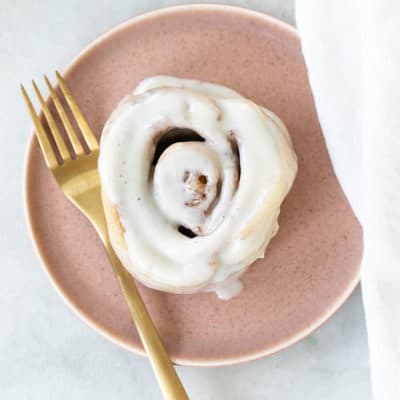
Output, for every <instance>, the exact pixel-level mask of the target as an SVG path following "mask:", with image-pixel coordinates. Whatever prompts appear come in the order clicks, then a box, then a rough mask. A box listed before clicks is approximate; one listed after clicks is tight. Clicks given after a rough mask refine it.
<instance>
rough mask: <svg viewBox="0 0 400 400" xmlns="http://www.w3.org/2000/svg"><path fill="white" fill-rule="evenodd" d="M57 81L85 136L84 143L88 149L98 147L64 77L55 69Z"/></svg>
mask: <svg viewBox="0 0 400 400" xmlns="http://www.w3.org/2000/svg"><path fill="white" fill-rule="evenodd" d="M56 76H57V81H58V84H59V85H60V88H61V91H62V92H63V94H64V96H65V99H66V100H67V103H68V105H69V107H70V109H71V111H72V114H73V115H74V117H75V119H76V121H77V122H78V125H79V128H80V129H81V132H82V136H83V137H84V138H85V141H86V144H87V145H88V147H89V150H90V151H95V150H97V149H98V148H99V143H98V141H97V139H96V137H95V136H94V134H93V132H92V130H91V129H90V127H89V124H88V122H87V121H86V118H85V117H84V116H83V114H82V112H81V110H80V109H79V106H78V104H77V103H76V101H75V100H74V98H73V97H72V94H71V92H70V91H69V89H68V87H67V84H66V83H65V81H64V79H63V78H62V76H61V74H60V73H59V72H58V71H56Z"/></svg>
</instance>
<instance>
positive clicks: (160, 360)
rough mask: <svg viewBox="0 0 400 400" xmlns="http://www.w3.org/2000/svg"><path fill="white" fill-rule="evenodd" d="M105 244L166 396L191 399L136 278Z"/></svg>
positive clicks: (170, 399) (173, 399)
mask: <svg viewBox="0 0 400 400" xmlns="http://www.w3.org/2000/svg"><path fill="white" fill-rule="evenodd" d="M105 247H106V250H107V254H108V258H109V259H110V261H111V264H112V267H113V270H114V273H115V275H116V276H117V279H118V282H119V284H120V285H121V288H122V291H123V294H124V296H125V299H126V302H127V303H128V307H129V311H130V313H131V316H132V319H133V321H134V323H135V325H136V329H137V331H138V333H139V336H140V339H141V341H142V344H143V347H144V348H145V350H146V353H147V355H148V357H149V359H150V363H151V366H152V368H153V371H154V373H155V375H156V377H157V380H158V383H159V386H160V389H161V391H162V393H163V395H164V399H166V400H188V399H189V397H188V395H187V394H186V392H185V389H184V388H183V386H182V383H181V381H180V379H179V377H178V375H177V373H176V371H175V369H174V367H173V365H172V363H171V360H170V358H169V356H168V354H167V352H166V350H165V348H164V345H163V344H162V343H161V340H160V337H159V335H158V332H157V330H156V328H155V326H154V324H153V321H152V320H151V318H150V315H149V313H148V311H147V309H146V306H145V305H144V303H143V300H142V297H141V296H140V294H139V291H138V289H137V287H136V284H135V281H134V280H133V278H132V276H131V275H130V274H129V272H128V271H127V270H126V269H125V267H124V266H123V265H122V264H121V262H120V260H119V258H118V257H117V255H116V254H115V252H114V250H113V248H112V247H111V244H110V242H109V240H107V241H106V243H105Z"/></svg>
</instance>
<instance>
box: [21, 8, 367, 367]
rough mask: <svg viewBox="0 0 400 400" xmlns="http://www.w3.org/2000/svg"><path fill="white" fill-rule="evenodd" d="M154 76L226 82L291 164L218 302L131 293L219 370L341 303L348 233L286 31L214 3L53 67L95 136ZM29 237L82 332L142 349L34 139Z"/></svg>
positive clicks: (183, 358) (150, 17)
mask: <svg viewBox="0 0 400 400" xmlns="http://www.w3.org/2000/svg"><path fill="white" fill-rule="evenodd" d="M156 74H168V75H175V76H178V77H183V78H194V79H201V80H205V81H210V82H216V83H220V84H223V85H226V86H229V87H231V88H233V89H235V90H237V91H238V92H240V93H242V94H243V95H245V96H246V97H249V98H250V99H252V100H254V101H255V102H257V103H258V104H261V105H263V106H266V107H268V108H270V109H271V110H272V111H274V112H275V113H276V114H278V115H279V116H280V117H281V118H282V120H283V121H284V122H285V123H286V125H287V127H288V129H289V131H290V133H291V135H292V138H293V142H294V146H295V149H296V152H297V155H298V158H299V173H298V176H297V179H296V181H295V184H294V187H293V189H292V191H291V192H290V194H289V196H288V197H287V199H286V200H285V202H284V205H283V208H282V213H281V216H280V219H279V221H280V226H281V228H280V230H279V233H278V235H277V236H276V237H275V239H273V241H272V243H271V244H270V246H269V247H268V251H267V255H266V257H265V259H263V260H262V261H258V262H256V263H255V264H254V265H253V266H251V268H250V269H249V271H248V272H247V273H246V274H245V276H244V279H243V281H244V286H245V289H244V290H243V292H242V293H241V294H240V296H238V297H237V298H235V299H233V300H231V301H228V302H224V301H220V300H218V299H217V298H216V296H215V295H214V294H199V295H171V294H166V293H162V292H158V291H155V290H151V289H147V288H145V287H143V286H141V285H140V291H141V293H142V295H143V297H144V300H145V302H146V304H147V306H148V309H149V311H150V313H151V315H152V317H153V320H154V322H155V325H156V326H157V328H158V330H159V332H160V335H161V337H162V339H163V341H164V343H165V345H166V347H167V349H168V352H169V353H170V355H171V356H172V358H173V359H174V361H176V362H177V363H179V364H186V365H223V364H231V363H238V362H243V361H247V360H252V359H255V358H258V357H261V356H266V355H268V354H271V353H273V352H276V351H278V350H281V349H283V348H285V347H288V346H289V345H291V344H292V343H294V342H296V341H298V340H299V339H301V338H304V337H305V336H306V335H308V334H309V333H310V332H312V331H313V330H314V329H316V328H317V327H319V326H320V325H321V324H322V323H323V322H324V321H326V320H327V319H328V318H329V317H330V316H331V315H332V314H333V313H334V312H335V311H336V310H337V309H338V308H339V307H340V306H341V305H342V304H343V303H344V301H345V300H346V299H347V297H348V296H349V295H350V294H351V292H352V291H353V289H354V287H355V286H356V284H357V282H358V279H359V265H360V258H361V251H362V240H361V229H360V226H359V224H358V222H357V220H356V219H355V217H354V215H353V213H352V211H351V209H350V207H349V204H348V203H347V201H346V199H345V197H344V195H343V192H342V190H341V188H340V186H339V184H338V182H337V179H336V177H335V175H334V173H333V170H332V165H331V163H330V160H329V157H328V153H327V150H326V147H325V144H324V140H323V137H322V135H321V129H320V126H319V124H318V120H317V115H316V112H315V107H314V102H313V97H312V94H311V90H310V86H309V83H308V79H307V71H306V67H305V64H304V60H303V56H302V53H301V49H300V41H299V38H298V36H297V33H296V31H295V30H294V29H293V28H292V27H290V26H288V25H286V24H284V23H282V22H279V21H277V20H274V19H272V18H270V17H267V16H265V15H262V14H259V13H256V12H252V11H247V10H244V9H240V8H235V7H228V6H214V5H196V6H180V7H174V8H169V9H165V10H160V11H156V12H152V13H150V14H147V15H144V16H141V17H138V18H134V19H132V20H130V21H128V22H126V23H124V24H122V25H120V26H118V27H117V28H115V29H113V30H112V31H111V32H109V33H107V34H105V35H103V36H102V37H101V38H99V39H98V40H97V41H95V42H94V43H93V44H92V45H91V46H89V48H87V49H86V50H85V51H84V52H83V53H81V54H80V55H79V56H78V58H76V59H75V61H74V62H73V63H72V64H71V65H70V66H69V67H68V68H67V70H66V71H65V73H64V75H65V78H66V80H67V83H68V85H69V86H70V88H71V90H72V92H73V94H74V95H75V97H76V99H77V100H78V103H79V105H80V106H81V108H82V110H83V112H84V114H85V115H86V116H87V118H88V120H89V123H90V125H91V126H92V128H93V130H94V131H95V132H96V133H97V134H100V133H101V130H102V127H103V124H104V122H105V121H106V119H107V117H108V116H109V114H110V112H111V111H112V109H113V108H114V107H115V106H116V104H117V103H118V101H119V100H120V99H121V98H122V97H123V96H124V95H126V94H127V93H129V92H130V91H131V90H132V89H133V88H134V87H135V85H136V84H137V83H138V82H139V81H140V80H142V79H143V78H145V77H148V76H152V75H156ZM26 206H27V214H28V219H29V225H30V227H31V232H32V237H33V240H34V242H35V244H36V247H37V249H38V252H39V255H40V257H41V259H42V262H43V265H44V267H45V269H46V271H47V272H48V274H49V276H50V278H51V281H52V282H53V284H54V285H55V287H56V288H57V289H58V291H59V292H60V293H61V295H62V296H63V297H64V298H65V299H66V301H67V303H69V304H70V305H71V306H72V308H73V309H74V310H75V311H76V313H77V314H78V315H80V316H81V317H82V318H83V319H84V320H85V321H87V322H88V323H89V324H90V325H91V326H92V327H93V328H95V329H96V330H97V331H99V332H100V333H102V334H104V335H105V336H107V337H108V338H109V339H111V340H112V341H114V342H115V343H118V344H119V345H121V346H123V347H125V348H127V349H129V350H133V351H135V352H139V353H143V350H142V346H141V344H140V341H139V338H138V335H137V333H136V330H135V328H134V325H133V323H132V322H131V319H130V316H129V313H128V311H127V307H126V305H125V303H124V299H123V297H122V295H121V292H120V289H119V287H118V285H117V283H116V280H115V278H114V276H113V273H112V271H111V268H110V265H109V264H108V261H107V257H106V255H105V253H104V251H103V248H102V245H101V243H100V240H99V239H98V238H97V236H96V234H95V232H94V230H93V229H92V228H91V226H90V224H89V222H88V221H87V220H86V219H85V217H84V216H83V215H81V214H80V212H79V211H78V210H77V209H76V208H75V207H74V206H73V205H72V204H70V203H69V201H68V200H67V199H66V198H65V197H64V195H63V194H62V193H61V191H60V190H59V188H58V187H57V185H56V183H55V182H54V180H53V179H52V177H51V175H50V173H49V171H48V170H47V168H46V166H45V164H44V161H43V157H42V155H41V153H40V150H39V147H38V143H37V141H36V139H33V140H32V141H31V143H30V145H29V151H28V156H27V161H26Z"/></svg>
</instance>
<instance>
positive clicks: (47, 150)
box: [21, 85, 58, 169]
mask: <svg viewBox="0 0 400 400" xmlns="http://www.w3.org/2000/svg"><path fill="white" fill-rule="evenodd" d="M21 92H22V96H23V97H24V100H25V104H26V107H27V108H28V111H29V114H30V116H31V119H32V121H33V124H34V126H35V131H36V136H37V138H38V140H39V144H40V148H41V149H42V153H43V156H44V159H45V161H46V164H47V166H48V167H49V168H50V169H53V168H55V167H57V166H58V162H57V157H56V155H55V153H54V150H53V148H52V147H51V144H50V141H49V138H48V137H47V134H46V132H45V130H44V128H43V125H42V123H41V122H40V119H39V117H38V116H37V114H36V112H35V109H34V107H33V105H32V102H31V100H30V98H29V96H28V94H27V93H26V90H25V88H24V86H23V85H21Z"/></svg>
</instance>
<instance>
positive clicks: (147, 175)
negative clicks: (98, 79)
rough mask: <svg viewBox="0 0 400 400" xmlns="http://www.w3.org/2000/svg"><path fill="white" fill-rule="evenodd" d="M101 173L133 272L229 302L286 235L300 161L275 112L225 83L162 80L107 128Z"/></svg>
mask: <svg viewBox="0 0 400 400" xmlns="http://www.w3.org/2000/svg"><path fill="white" fill-rule="evenodd" d="M99 171H100V177H101V184H102V192H103V203H104V208H105V214H106V219H107V224H108V228H109V235H110V240H111V243H112V246H113V248H114V249H115V251H116V253H117V255H118V256H119V258H120V259H121V261H122V263H123V264H124V266H125V267H126V268H127V270H128V271H129V272H130V273H131V274H132V275H133V276H134V277H136V278H137V279H138V280H139V281H141V282H142V283H144V284H145V285H147V286H149V287H152V288H155V289H159V290H164V291H168V292H174V293H194V292H198V291H210V290H215V291H216V292H217V294H218V295H219V297H220V298H225V299H227V298H230V297H232V296H234V295H236V294H237V293H238V292H239V291H240V289H241V283H240V281H239V280H238V278H239V276H240V275H241V274H243V272H244V271H245V270H246V268H247V267H248V266H249V265H250V264H251V263H252V262H253V261H255V260H256V259H257V258H262V257H263V256H264V253H265V249H266V247H267V245H268V242H269V241H270V239H271V238H272V237H273V236H274V235H275V233H276V232H277V230H278V222H277V220H278V215H279V211H280V206H281V203H282V201H283V199H284V197H285V196H286V194H287V193H288V191H289V190H290V187H291V186H292V183H293V180H294V178H295V175H296V171H297V160H296V156H295V153H294V151H293V147H292V145H291V141H290V137H289V134H288V132H287V130H286V128H285V126H284V125H283V123H282V122H281V121H280V119H279V118H278V117H277V116H276V115H275V114H273V113H272V112H271V111H269V110H266V109H264V108H262V107H259V106H257V105H256V104H254V103H253V102H251V101H250V100H248V99H245V98H244V97H242V96H240V95H239V94H238V93H236V92H234V91H233V90H231V89H229V88H226V87H223V86H219V85H214V84H211V83H206V82H200V81H194V80H183V79H179V78H174V77H168V76H158V77H153V78H148V79H146V80H144V81H143V82H141V83H140V84H139V85H138V86H137V88H136V89H135V91H134V93H133V94H130V95H128V96H126V97H125V98H124V99H123V100H122V101H121V103H120V104H119V105H118V107H117V108H116V109H115V111H114V112H113V113H112V115H111V117H110V118H109V120H108V121H107V123H106V125H105V127H104V130H103V134H102V138H101V146H100V158H99Z"/></svg>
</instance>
